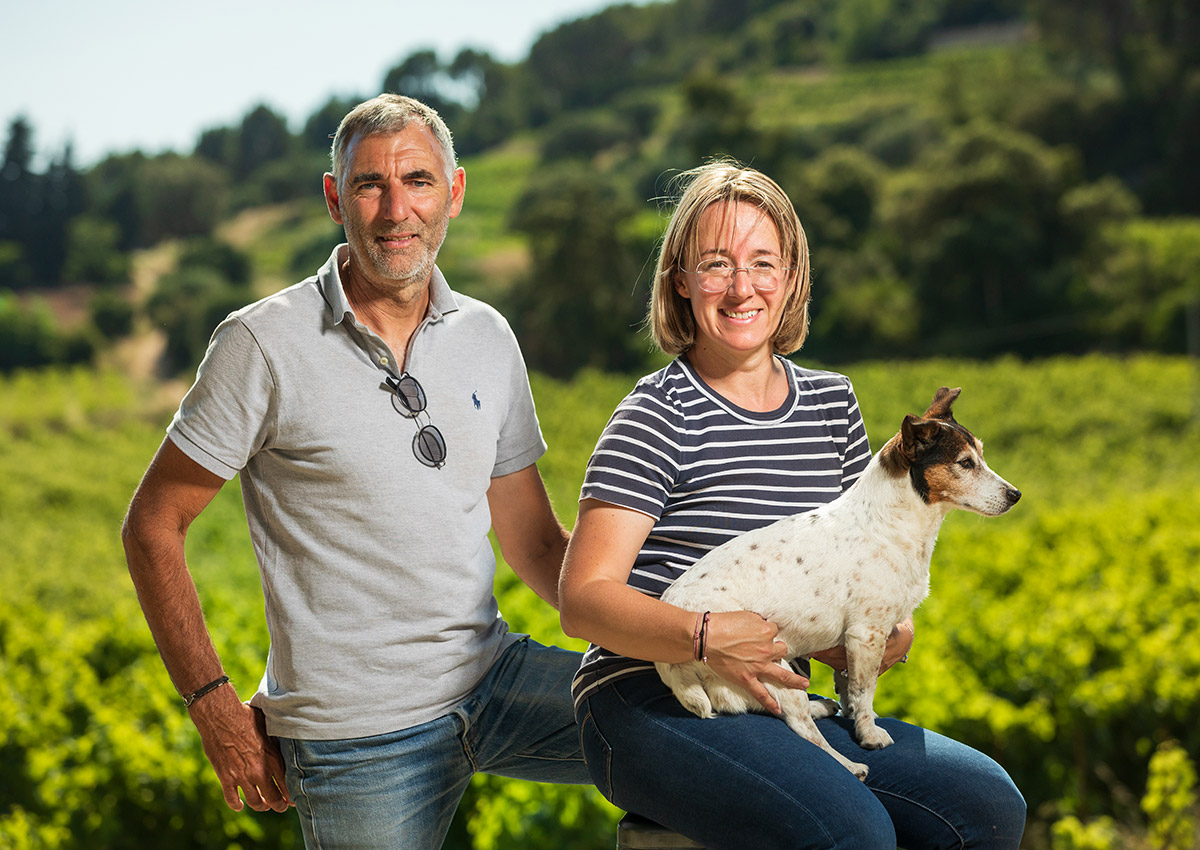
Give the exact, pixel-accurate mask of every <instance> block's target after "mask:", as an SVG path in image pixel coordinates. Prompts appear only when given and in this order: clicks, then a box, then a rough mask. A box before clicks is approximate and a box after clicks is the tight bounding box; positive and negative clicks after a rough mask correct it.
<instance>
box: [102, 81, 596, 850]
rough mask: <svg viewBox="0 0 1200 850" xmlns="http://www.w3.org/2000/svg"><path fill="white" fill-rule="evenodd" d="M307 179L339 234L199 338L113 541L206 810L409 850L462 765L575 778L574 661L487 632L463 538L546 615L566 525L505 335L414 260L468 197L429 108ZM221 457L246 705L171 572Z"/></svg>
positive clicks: (489, 608)
mask: <svg viewBox="0 0 1200 850" xmlns="http://www.w3.org/2000/svg"><path fill="white" fill-rule="evenodd" d="M324 188H325V200H326V203H327V205H328V207H329V214H330V215H331V216H332V217H333V220H334V221H336V222H338V223H339V224H341V225H342V226H343V228H344V230H345V233H346V244H343V245H339V246H338V247H337V248H336V249H335V250H334V253H333V255H332V256H331V257H330V260H329V262H328V263H326V265H325V266H324V267H323V268H322V269H321V270H320V272H319V273H318V274H317V275H316V276H314V277H311V278H309V279H307V280H305V281H303V282H301V283H299V284H297V285H295V286H293V287H290V288H288V289H285V290H283V291H282V292H279V293H276V294H275V295H272V296H270V297H268V298H266V299H263V300H262V301H259V302H257V303H256V304H252V305H250V306H249V307H246V308H244V309H242V310H239V311H237V312H236V313H234V314H233V315H231V316H230V317H229V318H228V319H226V320H225V322H223V323H222V324H221V325H220V326H219V327H218V328H217V330H216V331H215V332H214V334H213V339H212V342H211V344H210V346H209V350H208V353H207V354H206V356H205V359H204V362H203V363H202V364H201V366H200V369H199V372H198V374H197V379H196V383H195V384H194V385H193V386H192V388H191V390H190V391H189V392H188V394H187V396H186V397H185V398H184V400H183V402H182V404H181V405H180V408H179V411H178V413H177V414H176V416H175V419H174V420H173V421H172V423H171V425H170V427H169V428H168V430H167V437H166V439H165V440H164V441H163V443H162V446H161V447H160V448H159V451H158V453H157V455H156V456H155V458H154V460H153V462H152V463H151V465H150V467H149V469H148V470H147V472H146V475H145V477H144V479H143V480H142V482H141V484H140V486H139V487H138V490H137V492H136V494H135V495H134V497H133V500H132V503H131V505H130V508H129V514H128V516H127V518H126V521H125V527H124V529H123V539H124V543H125V550H126V555H127V558H128V561H129V569H130V574H131V575H132V577H133V582H134V585H135V587H136V588H137V592H138V597H139V599H140V601H141V604H142V608H143V610H144V612H145V615H146V619H147V621H148V623H149V625H150V628H151V631H152V632H153V634H154V638H155V641H156V642H157V644H158V647H159V651H160V653H161V654H162V657H163V660H164V663H165V664H166V667H167V670H168V672H169V673H170V675H171V678H172V681H173V682H174V683H175V685H176V687H177V688H178V689H179V692H180V693H181V694H182V695H184V700H185V702H186V703H187V704H188V710H189V712H190V716H191V717H192V720H193V721H194V722H195V724H196V727H197V729H198V730H199V733H200V736H201V739H202V740H203V743H204V749H205V753H206V754H207V756H208V758H209V761H210V762H211V763H212V766H213V769H214V770H215V771H216V773H217V776H218V777H219V778H220V781H221V786H222V788H223V789H224V793H225V800H226V802H227V803H228V804H229V806H230V807H232V808H233V809H235V810H240V809H241V807H242V802H241V800H240V799H239V789H240V792H241V795H242V796H243V797H244V798H245V801H246V804H248V805H250V806H251V807H252V808H254V809H257V810H260V811H263V810H266V809H274V810H275V811H284V810H285V809H286V808H287V807H288V806H289V805H295V806H296V808H297V810H298V812H299V813H300V818H301V823H302V825H303V829H304V834H305V841H306V843H307V844H308V845H309V846H313V847H315V846H320V847H323V848H334V847H341V846H355V847H381V848H382V847H388V848H395V847H406V848H408V847H412V848H424V847H430V848H433V847H438V846H440V844H441V842H442V840H443V838H444V836H445V834H446V830H447V828H448V827H449V824H450V820H451V818H452V816H453V813H454V809H455V808H456V806H457V805H458V801H459V799H460V798H461V796H462V793H463V791H464V790H465V788H466V785H467V783H468V781H469V779H470V777H471V775H472V774H473V773H474V772H475V771H485V772H490V773H497V774H501V775H505V776H514V777H520V778H529V779H535V780H539V781H550V782H571V783H587V782H588V781H589V779H588V776H587V773H586V770H585V768H584V765H583V760H582V756H581V755H580V752H579V738H578V734H577V732H576V729H575V723H574V720H573V714H572V709H571V704H570V680H571V677H572V676H573V675H574V672H575V670H576V668H577V667H578V662H579V657H578V655H577V654H575V653H569V652H565V651H563V650H559V649H553V648H546V647H542V646H539V645H537V644H535V643H533V642H532V641H530V640H528V639H523V638H521V637H519V636H514V635H512V634H509V633H508V629H507V626H506V624H505V623H504V621H503V619H501V617H500V614H499V612H498V611H497V608H496V601H495V598H494V597H493V595H492V581H493V576H494V571H495V560H494V557H493V555H492V550H491V546H490V544H489V542H488V539H487V533H488V529H489V526H490V527H491V528H493V529H494V530H495V533H496V537H497V539H498V540H499V543H500V547H501V551H502V553H503V555H504V558H505V560H506V561H507V562H508V563H509V564H510V565H511V566H512V568H513V569H514V571H516V573H517V575H519V576H520V577H521V578H522V579H523V580H524V581H525V583H526V584H528V585H529V586H530V587H531V588H533V590H534V591H536V592H537V593H538V595H539V596H541V597H542V598H543V599H545V600H546V601H547V602H548V603H550V604H551V605H555V606H556V607H557V596H558V591H557V584H558V574H559V569H560V567H561V564H562V560H563V554H564V551H565V546H566V541H567V538H568V535H567V532H566V531H565V530H564V529H563V527H562V526H561V525H560V524H559V522H558V520H557V519H556V518H555V516H554V513H553V511H552V509H551V507H550V503H549V499H548V498H547V496H546V491H545V488H544V486H543V484H542V481H541V477H540V476H539V474H538V471H537V467H536V465H535V461H536V460H537V459H538V458H539V457H540V456H541V454H542V453H543V452H544V450H545V444H544V442H543V441H542V438H541V432H540V430H539V428H538V424H537V419H536V416H535V414H534V409H533V400H532V396H531V394H530V391H529V384H528V379H527V376H526V373H525V369H524V364H523V362H522V360H521V356H520V351H519V349H518V348H517V345H516V340H515V339H514V337H513V335H512V332H511V330H510V329H509V327H508V325H507V324H506V323H505V322H504V320H503V319H502V318H501V317H500V316H499V314H498V313H496V312H495V311H494V310H492V309H491V308H489V307H487V306H486V305H483V304H481V303H480V302H477V301H475V300H473V299H470V298H467V297H465V296H462V295H459V294H456V293H454V292H452V291H451V290H450V288H449V287H448V286H447V284H446V281H445V279H444V278H443V277H442V275H441V272H440V271H439V270H438V269H437V268H436V267H435V265H434V261H435V260H436V258H437V254H438V250H439V248H440V247H441V244H442V240H443V238H444V237H445V235H446V230H447V226H448V224H449V221H450V219H452V218H454V217H456V216H457V215H458V214H459V212H460V211H461V209H462V204H463V196H464V193H465V190H466V175H465V173H464V171H463V169H462V168H458V167H456V162H455V157H454V150H453V145H452V143H451V139H450V133H449V131H448V130H447V129H446V127H445V124H444V123H443V122H442V120H441V119H440V117H438V115H437V113H435V112H433V111H432V110H431V109H429V108H428V107H426V106H425V105H424V104H421V103H419V102H418V101H414V100H412V99H410V98H405V97H400V96H396V95H383V96H380V97H378V98H375V99H373V100H370V101H367V102H365V103H362V104H360V105H359V106H357V107H356V108H355V109H354V110H352V111H351V112H350V113H349V114H348V115H347V116H346V118H345V119H343V121H342V124H341V126H340V127H339V129H338V132H337V135H336V136H335V138H334V143H333V171H332V173H330V174H326V175H325V182H324ZM238 473H240V474H241V486H242V492H243V500H244V502H245V506H246V514H247V519H248V521H249V524H250V530H251V536H252V539H253V542H254V547H255V553H256V555H257V557H258V561H259V566H260V571H261V573H262V582H263V589H264V595H265V598H266V615H267V623H268V627H269V630H270V635H271V647H270V652H269V654H268V658H267V665H266V672H265V674H264V676H263V679H262V682H261V684H260V685H259V688H258V692H257V693H256V694H254V696H253V698H252V699H251V700H250V701H249V703H246V704H243V703H242V702H241V701H240V700H239V698H238V696H237V694H236V693H235V691H234V688H233V686H232V684H231V683H229V682H228V681H227V680H226V679H225V677H224V673H223V670H222V668H221V663H220V661H219V659H218V656H217V653H216V651H215V649H214V646H213V643H212V640H211V638H210V636H209V633H208V630H207V628H206V626H205V623H204V618H203V614H202V612H201V609H200V604H199V601H198V598H197V594H196V589H195V585H194V584H193V582H192V579H191V576H190V574H189V572H188V567H187V565H186V563H185V560H184V539H185V536H186V533H187V529H188V526H189V525H190V523H191V522H192V520H194V519H195V517H196V516H197V515H199V513H200V512H201V511H202V510H203V509H204V508H205V506H206V505H208V503H209V502H210V501H211V500H212V498H213V497H214V496H215V495H216V493H217V491H218V490H219V489H220V488H221V486H222V484H223V483H224V482H225V481H226V480H229V479H231V478H232V477H233V476H234V475H235V474H238ZM285 765H286V766H285Z"/></svg>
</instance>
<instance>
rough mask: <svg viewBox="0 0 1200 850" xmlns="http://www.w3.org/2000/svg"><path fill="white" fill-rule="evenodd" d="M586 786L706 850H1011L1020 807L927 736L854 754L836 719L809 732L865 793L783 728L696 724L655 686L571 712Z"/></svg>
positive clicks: (991, 771)
mask: <svg viewBox="0 0 1200 850" xmlns="http://www.w3.org/2000/svg"><path fill="white" fill-rule="evenodd" d="M576 716H577V718H578V720H579V726H580V732H581V734H582V737H583V751H584V755H585V756H586V758H587V763H588V769H589V771H590V772H591V774H592V780H593V781H594V782H595V783H596V785H597V786H598V787H599V788H600V790H601V792H603V793H604V795H605V796H606V797H607V798H608V799H609V800H610V801H612V802H613V803H614V804H615V805H617V806H620V807H621V808H623V809H626V810H628V811H632V812H636V813H637V814H640V815H642V816H644V817H647V818H650V819H651V820H654V821H657V822H658V823H660V824H662V825H663V826H666V827H669V828H670V829H673V830H675V831H676V832H678V833H681V834H682V835H685V836H687V837H689V838H691V839H693V840H694V841H697V842H698V843H700V844H702V845H704V846H705V847H707V848H711V850H745V848H748V847H753V848H755V850H783V848H788V850H792V848H822V850H835V848H836V850H885V848H886V850H895V848H896V846H897V843H899V845H900V846H901V847H905V848H909V850H941V848H968V847H969V848H988V850H1015V848H1016V847H1017V846H1018V845H1019V844H1020V842H1021V833H1022V831H1023V830H1024V827H1025V801H1024V799H1023V798H1022V797H1021V794H1020V792H1019V791H1018V790H1017V788H1016V786H1015V785H1013V782H1012V780H1011V779H1009V777H1008V775H1007V774H1006V773H1005V772H1004V770H1003V769H1001V767H1000V766H999V765H997V764H996V763H995V762H994V761H992V760H991V759H990V758H988V757H987V756H985V755H983V754H982V753H979V752H976V751H975V750H973V749H971V748H970V747H967V746H964V745H962V744H959V743H957V742H955V741H952V740H950V739H949V738H945V737H943V736H941V735H938V734H935V733H933V732H929V731H926V730H924V729H920V728H918V727H916V726H910V725H908V724H906V723H901V722H900V721H898V720H892V719H883V720H881V721H880V725H881V726H883V727H884V728H885V729H887V731H888V732H889V733H891V736H892V738H894V739H895V743H894V744H893V745H892V746H890V747H886V748H884V749H882V750H864V749H862V748H860V747H859V746H858V744H857V743H855V742H854V739H853V738H852V736H851V734H850V732H851V728H852V724H850V723H847V722H846V721H845V720H844V719H843V718H841V717H833V718H828V719H825V720H820V721H818V724H817V725H818V726H819V727H820V729H821V732H822V734H824V735H825V737H826V739H827V740H828V741H829V743H830V744H832V745H833V746H834V748H835V749H837V750H838V751H840V752H841V753H843V754H845V755H846V756H848V757H849V758H850V759H851V760H853V761H859V762H863V763H865V764H866V765H867V766H868V767H869V768H870V775H869V776H868V777H867V780H866V783H865V784H864V783H863V782H861V781H859V780H858V779H856V778H855V777H854V775H853V774H851V773H850V771H848V770H846V769H845V768H844V767H842V766H841V765H840V764H838V763H837V762H836V761H835V760H834V759H833V758H832V757H830V756H829V755H828V754H827V753H824V752H822V751H821V750H820V748H818V747H817V746H816V745H814V744H811V743H809V742H808V741H806V740H804V739H803V738H801V737H800V736H799V735H797V734H796V733H795V732H793V731H792V730H791V729H789V728H788V727H787V725H785V724H784V722H783V721H782V720H779V719H777V718H774V717H769V716H766V715H761V714H744V715H738V716H719V717H715V718H710V719H707V720H705V719H701V718H699V717H696V716H695V715H694V714H691V713H690V712H688V711H687V710H686V709H685V708H683V707H682V706H681V705H680V704H679V702H678V701H677V700H676V699H675V697H674V696H673V695H672V694H671V692H670V690H668V689H667V687H666V686H665V685H664V684H663V683H662V682H661V680H660V679H659V678H658V676H657V675H655V674H653V673H649V674H638V675H634V676H631V677H629V678H625V679H620V680H618V681H616V682H614V683H610V684H608V685H606V686H604V687H602V688H600V690H599V691H598V692H595V693H594V694H593V695H592V696H591V697H589V698H588V699H586V700H584V701H583V702H582V703H581V704H580V705H579V706H577V708H576Z"/></svg>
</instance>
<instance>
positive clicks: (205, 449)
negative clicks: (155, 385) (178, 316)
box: [167, 318, 276, 480]
mask: <svg viewBox="0 0 1200 850" xmlns="http://www.w3.org/2000/svg"><path fill="white" fill-rule="evenodd" d="M275 418H276V410H275V392H274V380H273V378H272V375H271V369H270V366H269V364H268V363H267V361H266V359H265V358H264V357H263V353H262V350H261V349H260V348H259V346H258V343H257V342H256V340H255V339H254V336H253V334H252V333H251V332H250V330H249V329H248V328H247V327H246V326H245V325H244V324H243V323H242V322H241V321H240V320H238V319H235V318H229V319H226V320H225V321H224V322H222V323H221V324H220V325H219V326H218V327H217V329H216V330H215V331H214V332H213V336H212V340H211V342H210V343H209V346H208V351H207V352H206V353H205V355H204V360H203V361H202V362H201V363H200V368H199V370H198V371H197V373H196V382H195V383H194V384H193V385H192V388H191V389H190V390H188V393H187V395H186V396H184V398H183V401H182V402H181V403H180V405H179V410H178V411H177V412H176V413H175V418H174V419H173V420H172V421H171V424H170V426H168V428H167V437H168V438H169V439H170V440H171V442H172V443H174V444H175V445H176V446H178V447H179V449H180V450H181V451H182V452H183V453H184V454H186V455H187V456H188V457H190V458H191V459H192V460H194V461H196V463H198V464H200V465H201V466H203V467H204V468H205V469H207V470H208V471H209V472H212V473H214V474H216V475H219V476H221V477H222V478H224V479H226V480H229V479H231V478H233V477H234V476H235V475H237V473H238V472H239V471H240V470H241V469H242V468H244V467H245V466H246V463H247V462H248V461H249V459H250V457H251V456H252V455H253V454H254V453H255V452H258V451H260V450H261V449H263V448H264V447H266V445H267V444H268V442H269V440H270V435H271V431H272V428H273V426H274V422H275Z"/></svg>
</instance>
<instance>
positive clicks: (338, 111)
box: [300, 97, 358, 154]
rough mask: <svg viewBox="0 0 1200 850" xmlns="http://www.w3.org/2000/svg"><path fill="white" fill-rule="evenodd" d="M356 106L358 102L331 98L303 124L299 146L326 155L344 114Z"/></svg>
mask: <svg viewBox="0 0 1200 850" xmlns="http://www.w3.org/2000/svg"><path fill="white" fill-rule="evenodd" d="M357 104H358V100H355V99H348V98H340V97H331V98H329V100H327V101H325V103H324V104H323V105H322V106H321V107H320V108H319V109H318V110H317V111H316V112H314V113H313V114H312V115H310V116H308V120H307V121H305V122H304V129H303V130H302V131H301V132H300V144H301V145H302V146H303V147H304V149H305V150H309V151H320V152H321V153H324V154H328V153H329V149H330V148H331V147H332V146H333V134H334V133H336V132H337V128H338V125H339V124H341V123H342V119H343V118H344V117H345V116H346V113H347V112H349V111H350V110H351V109H353V108H354V107H355V106H356V105H357Z"/></svg>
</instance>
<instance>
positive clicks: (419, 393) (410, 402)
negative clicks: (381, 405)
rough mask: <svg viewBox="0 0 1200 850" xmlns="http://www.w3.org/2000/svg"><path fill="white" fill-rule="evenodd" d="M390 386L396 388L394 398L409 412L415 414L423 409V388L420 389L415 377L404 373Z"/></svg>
mask: <svg viewBox="0 0 1200 850" xmlns="http://www.w3.org/2000/svg"><path fill="white" fill-rule="evenodd" d="M392 386H393V388H394V389H395V390H396V398H398V399H400V403H401V404H403V405H404V406H405V407H406V408H408V411H409V412H410V413H412V414H414V415H415V414H418V413H420V412H421V411H422V410H424V409H425V390H423V389H421V385H420V384H418V383H417V379H416V378H413V377H412V376H410V375H405V376H404V377H403V378H401V379H400V380H399V381H396V382H395V383H394V384H393V385H392Z"/></svg>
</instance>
